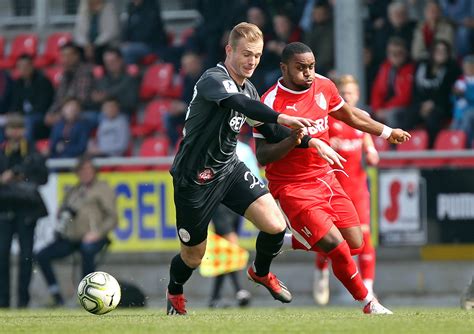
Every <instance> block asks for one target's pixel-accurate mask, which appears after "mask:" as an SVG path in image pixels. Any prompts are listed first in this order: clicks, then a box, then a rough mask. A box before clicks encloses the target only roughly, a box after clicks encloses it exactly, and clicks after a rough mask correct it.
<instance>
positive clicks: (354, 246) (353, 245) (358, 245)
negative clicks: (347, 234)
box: [347, 238, 364, 255]
mask: <svg viewBox="0 0 474 334" xmlns="http://www.w3.org/2000/svg"><path fill="white" fill-rule="evenodd" d="M347 244H348V245H349V248H350V249H351V253H352V252H353V250H354V252H355V254H353V255H357V254H359V253H360V251H361V250H362V248H363V247H364V239H362V238H355V239H350V240H347ZM358 252H359V253H358Z"/></svg>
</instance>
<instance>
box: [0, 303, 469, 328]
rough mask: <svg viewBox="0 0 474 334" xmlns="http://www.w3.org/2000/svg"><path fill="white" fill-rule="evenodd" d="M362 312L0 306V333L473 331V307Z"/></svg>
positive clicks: (290, 309) (288, 309)
mask: <svg viewBox="0 0 474 334" xmlns="http://www.w3.org/2000/svg"><path fill="white" fill-rule="evenodd" d="M394 312H395V315H393V316H368V315H364V314H362V313H361V311H360V309H358V308H355V307H354V308H342V307H328V308H316V307H314V308H298V307H288V308H248V309H245V310H241V309H223V310H222V309H221V310H207V309H193V310H190V312H189V315H188V316H185V317H182V316H173V317H167V316H165V315H164V310H163V309H142V310H137V309H135V310H133V309H122V310H120V309H118V310H115V311H113V312H111V313H109V314H106V315H102V316H96V315H92V314H88V313H87V312H86V311H83V310H81V309H74V310H60V309H50V310H25V311H0V333H48V334H53V333H61V334H73V333H88V334H95V333H118V334H125V333H158V334H167V333H224V334H228V333H347V334H349V333H350V334H352V333H364V334H367V333H397V334H398V333H401V334H408V333H430V334H431V333H449V334H451V333H471V334H472V333H474V312H471V311H464V310H461V309H455V308H451V309H449V308H394Z"/></svg>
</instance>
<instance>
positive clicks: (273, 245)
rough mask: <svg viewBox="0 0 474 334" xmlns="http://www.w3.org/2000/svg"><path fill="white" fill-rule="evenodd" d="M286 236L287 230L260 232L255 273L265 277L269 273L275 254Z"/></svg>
mask: <svg viewBox="0 0 474 334" xmlns="http://www.w3.org/2000/svg"><path fill="white" fill-rule="evenodd" d="M284 237H285V231H283V232H280V233H278V234H268V233H265V232H260V233H259V234H258V236H257V244H256V247H255V248H256V250H257V254H256V255H255V261H254V266H255V273H256V274H257V276H260V277H263V276H266V275H268V272H269V271H270V264H271V263H272V260H273V258H274V257H275V256H277V255H278V252H279V251H280V249H281V246H283V238H284Z"/></svg>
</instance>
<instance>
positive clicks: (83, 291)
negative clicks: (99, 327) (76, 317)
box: [77, 271, 121, 315]
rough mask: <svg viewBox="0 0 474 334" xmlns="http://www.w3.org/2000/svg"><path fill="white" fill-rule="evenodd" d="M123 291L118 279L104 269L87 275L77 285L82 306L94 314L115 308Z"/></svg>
mask: <svg viewBox="0 0 474 334" xmlns="http://www.w3.org/2000/svg"><path fill="white" fill-rule="evenodd" d="M120 297H121V292H120V285H119V284H118V282H117V280H116V279H115V278H114V277H113V276H112V275H110V274H107V273H104V272H103V271H96V272H93V273H90V274H89V275H87V276H85V277H84V278H83V279H82V280H81V282H80V283H79V286H78V287H77V298H79V302H80V303H81V305H82V307H84V309H85V310H86V311H88V312H90V313H93V314H98V315H99V314H105V313H108V312H110V311H112V310H113V309H115V308H116V307H117V305H118V303H119V302H120Z"/></svg>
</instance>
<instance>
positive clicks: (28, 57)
mask: <svg viewBox="0 0 474 334" xmlns="http://www.w3.org/2000/svg"><path fill="white" fill-rule="evenodd" d="M20 60H28V61H29V62H33V57H32V56H31V55H30V54H28V53H22V54H21V55H20V56H19V57H18V59H17V61H20Z"/></svg>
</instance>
